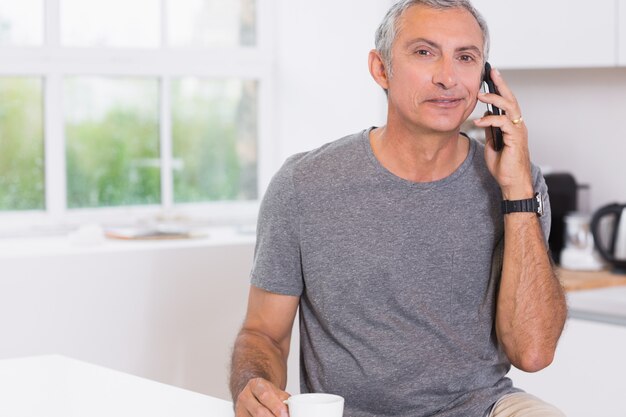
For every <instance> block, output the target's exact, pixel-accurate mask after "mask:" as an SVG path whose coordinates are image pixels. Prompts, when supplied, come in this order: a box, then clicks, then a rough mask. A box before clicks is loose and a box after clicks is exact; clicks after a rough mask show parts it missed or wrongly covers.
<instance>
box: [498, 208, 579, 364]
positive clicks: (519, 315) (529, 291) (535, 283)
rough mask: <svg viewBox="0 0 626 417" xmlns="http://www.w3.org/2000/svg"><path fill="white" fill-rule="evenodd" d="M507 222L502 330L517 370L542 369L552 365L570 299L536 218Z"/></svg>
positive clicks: (510, 218)
mask: <svg viewBox="0 0 626 417" xmlns="http://www.w3.org/2000/svg"><path fill="white" fill-rule="evenodd" d="M504 224H505V232H504V234H505V235H504V236H505V237H504V239H505V240H504V262H503V267H502V280H501V283H500V291H499V294H498V305H497V315H496V330H497V333H498V338H499V340H500V342H501V343H502V345H503V348H504V350H505V352H506V354H507V356H508V357H509V359H510V360H511V362H512V363H513V364H514V365H515V366H516V367H518V368H520V369H523V370H525V371H530V372H533V371H538V370H540V369H542V368H544V367H546V366H547V365H549V364H550V362H551V361H552V358H553V355H554V350H555V349H556V344H557V341H558V339H559V337H560V335H561V331H562V330H563V325H564V323H565V319H566V316H567V307H566V304H565V295H564V293H563V289H562V287H561V284H560V282H559V280H558V279H557V277H556V276H555V273H554V270H553V268H552V264H551V262H550V258H549V255H548V252H547V248H546V245H545V243H544V240H543V233H542V230H541V225H540V222H539V219H538V218H537V217H536V215H535V214H533V213H514V214H508V215H506V216H505V222H504Z"/></svg>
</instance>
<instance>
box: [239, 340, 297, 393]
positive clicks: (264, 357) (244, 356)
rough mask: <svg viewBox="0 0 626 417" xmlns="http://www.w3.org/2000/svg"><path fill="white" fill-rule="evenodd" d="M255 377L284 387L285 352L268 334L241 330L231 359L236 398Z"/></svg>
mask: <svg viewBox="0 0 626 417" xmlns="http://www.w3.org/2000/svg"><path fill="white" fill-rule="evenodd" d="M254 378H263V379H266V380H268V381H270V382H272V383H273V384H274V385H276V386H277V387H279V388H280V389H283V390H284V389H285V385H286V384H287V362H286V355H284V354H283V352H282V351H281V349H280V347H279V346H278V345H277V344H276V343H275V342H273V341H272V340H271V339H270V338H268V337H267V336H264V335H262V334H260V333H256V332H252V331H246V330H242V331H241V332H240V333H239V336H238V337H237V340H236V342H235V347H234V349H233V356H232V362H231V373H230V392H231V395H232V398H233V401H236V400H237V398H238V397H239V394H240V393H241V391H243V389H244V388H245V386H246V384H247V383H248V381H250V380H251V379H254Z"/></svg>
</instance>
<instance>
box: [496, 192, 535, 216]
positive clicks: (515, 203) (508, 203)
mask: <svg viewBox="0 0 626 417" xmlns="http://www.w3.org/2000/svg"><path fill="white" fill-rule="evenodd" d="M501 208H502V214H509V213H537V215H539V216H541V215H542V214H543V204H542V200H541V194H539V193H535V196H534V197H533V198H527V199H524V200H502V203H501Z"/></svg>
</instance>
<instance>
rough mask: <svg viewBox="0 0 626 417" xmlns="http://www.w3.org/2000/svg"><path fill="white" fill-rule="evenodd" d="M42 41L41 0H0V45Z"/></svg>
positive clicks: (39, 42) (17, 44)
mask: <svg viewBox="0 0 626 417" xmlns="http://www.w3.org/2000/svg"><path fill="white" fill-rule="evenodd" d="M42 43H43V0H19V1H17V0H0V45H14V46H33V45H41V44H42Z"/></svg>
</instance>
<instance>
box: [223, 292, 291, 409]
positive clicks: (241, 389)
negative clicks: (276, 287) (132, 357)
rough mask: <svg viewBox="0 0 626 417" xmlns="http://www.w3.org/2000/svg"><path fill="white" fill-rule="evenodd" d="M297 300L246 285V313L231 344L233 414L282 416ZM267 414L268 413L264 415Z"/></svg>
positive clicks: (286, 396)
mask: <svg viewBox="0 0 626 417" xmlns="http://www.w3.org/2000/svg"><path fill="white" fill-rule="evenodd" d="M299 301H300V298H299V297H294V296H288V295H279V294H273V293H270V292H267V291H264V290H262V289H259V288H257V287H254V286H250V295H249V298H248V312H247V314H246V319H245V321H244V324H243V327H242V329H241V330H240V332H239V335H238V336H237V339H236V341H235V347H234V349H233V357H232V363H231V374H230V391H231V394H232V398H233V402H234V404H235V414H236V416H237V417H242V416H263V417H265V416H276V417H286V416H287V415H288V414H287V407H286V405H285V404H283V402H282V401H283V400H285V399H287V398H288V397H289V394H287V393H286V392H284V389H285V386H286V384H287V356H288V355H289V343H290V341H291V329H292V326H293V320H294V318H295V315H296V311H297V309H298V303H299ZM268 413H269V414H268Z"/></svg>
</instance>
